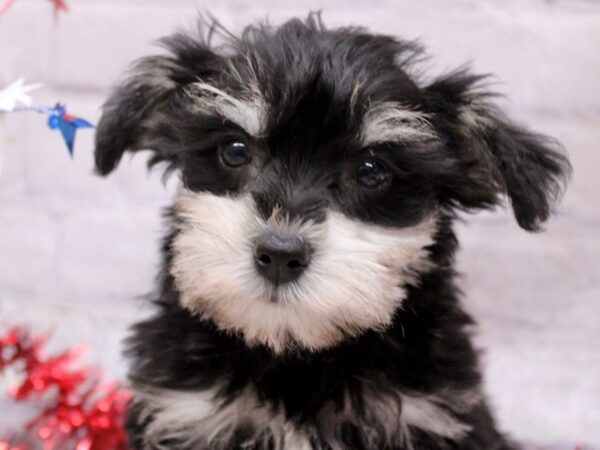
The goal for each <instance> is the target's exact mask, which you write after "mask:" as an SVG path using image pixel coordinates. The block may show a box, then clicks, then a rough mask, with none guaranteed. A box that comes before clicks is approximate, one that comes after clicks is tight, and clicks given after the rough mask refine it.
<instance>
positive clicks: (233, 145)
mask: <svg viewBox="0 0 600 450" xmlns="http://www.w3.org/2000/svg"><path fill="white" fill-rule="evenodd" d="M219 152H220V155H221V160H222V161H223V164H225V165H226V166H228V167H232V168H237V167H241V166H243V165H245V164H248V163H249V162H250V161H251V160H252V157H251V156H250V152H249V151H248V147H247V145H246V144H244V143H243V142H241V141H232V142H229V143H227V144H225V145H222V146H221V147H220V148H219Z"/></svg>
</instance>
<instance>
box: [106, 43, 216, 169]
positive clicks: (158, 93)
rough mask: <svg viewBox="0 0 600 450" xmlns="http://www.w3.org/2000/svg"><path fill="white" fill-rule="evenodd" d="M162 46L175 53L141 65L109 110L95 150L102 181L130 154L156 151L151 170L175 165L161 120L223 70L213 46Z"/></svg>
mask: <svg viewBox="0 0 600 450" xmlns="http://www.w3.org/2000/svg"><path fill="white" fill-rule="evenodd" d="M162 45H163V46H164V47H165V48H166V49H167V50H168V51H169V53H168V54H166V55H161V56H151V57H147V58H143V59H141V60H140V61H138V62H137V63H136V64H135V66H134V68H133V70H132V72H131V74H130V75H129V77H128V78H127V79H126V80H125V81H124V82H123V83H122V84H121V85H119V86H117V87H116V88H115V89H114V90H113V92H112V93H111V95H110V97H109V99H108V101H107V102H106V103H105V104H104V106H103V109H102V117H101V118H100V122H99V123H98V127H97V130H96V150H95V162H96V172H97V173H99V174H100V175H107V174H109V173H110V172H111V171H112V170H113V169H114V168H115V167H116V166H117V164H118V163H119V161H120V159H121V157H122V156H123V153H124V152H125V151H137V150H152V151H153V152H155V153H154V155H153V156H152V158H151V159H150V164H154V163H156V162H159V161H166V160H170V159H173V158H172V155H169V154H168V153H164V151H163V150H162V149H161V144H164V143H165V139H168V138H169V136H165V133H164V129H163V128H164V127H161V123H160V122H161V121H160V119H159V118H160V117H161V115H162V116H165V115H166V114H167V111H168V109H169V107H170V105H171V103H172V102H173V101H174V100H175V98H176V97H177V94H178V93H179V92H181V91H182V89H183V88H185V86H186V85H188V84H189V83H192V82H194V81H197V80H198V79H204V78H209V77H210V76H212V75H213V74H214V73H216V71H217V70H218V69H217V67H218V66H219V65H220V64H219V62H220V57H218V56H217V55H216V54H215V53H213V52H212V51H211V50H210V48H209V47H208V45H207V44H205V43H204V42H202V41H201V40H194V39H192V38H190V37H189V36H187V35H184V34H177V35H175V36H172V37H170V38H167V39H165V40H163V41H162ZM171 137H172V136H171Z"/></svg>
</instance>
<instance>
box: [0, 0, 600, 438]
mask: <svg viewBox="0 0 600 450" xmlns="http://www.w3.org/2000/svg"><path fill="white" fill-rule="evenodd" d="M68 3H69V5H70V7H71V10H70V12H69V13H68V14H64V15H62V16H61V17H60V19H59V20H58V22H55V21H54V20H53V17H52V14H51V8H50V4H49V2H47V1H44V0H37V1H36V0H18V1H17V3H16V4H15V6H14V8H13V9H12V10H10V11H9V12H8V13H7V14H6V15H5V16H4V17H1V18H0V87H3V86H4V85H6V84H7V83H8V82H10V81H13V80H14V79H16V78H17V77H19V76H26V77H27V79H28V80H31V81H43V82H44V83H46V86H45V88H43V89H42V90H40V91H38V92H36V93H35V95H34V97H35V99H36V101H37V103H47V104H51V103H53V102H55V101H57V100H61V101H64V102H67V104H68V106H69V109H70V110H71V111H72V112H73V113H76V114H79V115H81V116H83V117H85V118H88V119H90V120H93V121H96V120H97V119H98V116H99V108H100V105H101V104H102V101H103V99H104V98H105V96H106V94H107V90H108V87H109V86H110V85H111V84H112V83H113V82H114V81H115V80H116V78H117V77H118V74H119V73H120V72H121V71H122V70H124V69H125V68H126V67H127V65H128V63H129V62H130V61H131V60H132V59H134V58H135V57H137V56H140V55H144V54H147V53H148V52H151V51H153V47H152V46H151V43H152V41H153V40H155V39H156V38H158V37H160V36H162V35H165V34H167V33H169V32H171V31H173V30H174V29H175V28H176V27H184V28H190V27H191V26H192V25H193V23H194V18H195V17H196V14H197V12H198V11H205V10H210V11H211V12H212V13H213V14H214V15H215V16H216V17H218V18H219V19H220V20H221V21H222V22H223V23H224V24H225V25H226V26H228V27H230V28H232V29H233V30H239V29H240V28H241V27H242V26H243V25H245V24H246V23H248V22H249V21H251V20H254V19H258V18H264V17H266V16H267V15H268V17H269V18H270V19H271V21H272V22H274V23H278V22H280V21H282V20H283V19H285V18H288V17H290V16H293V15H305V14H306V13H307V12H308V11H309V10H314V9H322V10H323V17H324V19H325V21H326V23H327V24H329V25H330V26H333V25H342V24H344V25H346V24H362V25H365V26H368V27H369V28H371V29H372V30H376V31H382V32H386V33H391V34H395V35H400V36H403V37H407V38H420V39H421V41H422V43H424V44H425V45H427V46H428V47H429V49H430V53H431V55H432V56H433V59H432V60H431V61H429V62H428V63H427V64H426V67H427V68H428V71H429V73H431V74H437V73H440V72H443V71H445V70H449V69H452V68H456V67H457V66H459V65H462V64H463V63H465V62H471V63H472V66H473V67H474V69H475V70H477V71H480V72H491V73H494V74H496V75H497V80H498V82H497V84H496V87H497V89H498V90H499V91H500V92H502V93H504V94H506V96H507V100H502V104H503V106H504V108H505V109H506V110H507V111H508V112H509V113H510V115H511V116H513V117H514V118H517V119H519V120H522V121H524V122H525V123H526V124H528V125H530V126H531V127H533V128H535V129H536V130H539V131H542V132H546V133H549V134H552V135H553V136H555V137H557V138H559V139H560V140H561V141H562V142H563V143H564V144H565V146H566V147H567V149H568V151H569V153H570V155H571V158H572V162H573V165H574V168H575V177H574V180H573V182H572V183H571V186H570V189H569V191H568V194H567V195H566V197H565V199H564V202H563V203H562V205H561V206H560V208H559V209H558V212H557V215H556V217H555V218H554V219H553V220H552V221H551V222H549V223H548V225H547V227H546V228H547V231H546V232H545V233H542V234H527V233H525V232H524V231H522V230H520V229H519V228H518V227H517V226H516V225H515V223H514V220H513V219H512V217H511V216H510V214H508V213H507V211H497V212H495V213H484V214H480V215H478V216H473V217H465V223H464V224H461V225H460V226H459V234H460V238H461V241H462V251H461V253H460V255H459V266H460V270H461V271H462V272H463V273H464V277H463V278H462V279H461V284H462V286H463V288H464V290H465V292H466V299H465V304H466V306H467V308H468V309H469V310H470V311H471V312H472V313H473V314H474V315H475V316H476V317H477V319H478V320H479V323H480V327H479V329H478V332H477V336H476V339H477V343H478V345H479V346H481V347H482V348H483V349H485V352H484V357H483V361H482V365H483V367H484V369H485V372H486V376H487V380H486V389H487V391H488V392H489V394H490V396H491V399H492V403H493V405H494V407H495V409H496V411H497V414H498V417H499V419H500V422H501V424H502V426H503V428H504V429H506V430H508V431H509V432H510V433H512V434H513V435H514V436H515V437H518V438H520V439H523V440H526V441H529V442H534V443H536V444H539V445H542V446H545V448H565V449H566V448H573V447H574V446H575V444H577V443H588V444H590V445H594V446H598V448H600V351H599V350H598V340H599V338H600V317H599V316H600V269H599V266H598V257H599V256H600V233H599V230H600V228H599V226H600V204H599V198H600V190H599V188H600V182H599V179H600V177H599V176H598V174H597V172H598V167H599V162H600V152H599V151H598V145H599V144H598V143H599V142H600V127H599V125H600V86H599V82H600V4H599V3H598V2H595V1H576V0H572V1H568V0H564V1H559V0H555V1H541V0H521V1H516V0H514V1H494V0H454V1H433V0H420V1H408V0H402V1H400V0H378V1H373V0H372V1H366V0H364V1H355V2H349V1H343V0H334V1H325V0H320V1H304V2H293V1H281V0H280V1H275V0H253V1H241V0H237V1H236V0H222V1H220V2H213V3H204V2H194V1H193V0H189V1H185V0H172V1H168V2H167V1H159V0H148V1H142V0H130V1H127V2H124V1H117V0H70V1H69V2H68ZM92 138H93V132H91V131H89V130H84V131H80V132H79V134H78V136H77V146H76V156H75V160H74V161H70V160H69V158H68V156H67V153H66V151H65V148H64V147H63V144H62V142H61V139H60V137H59V135H57V134H53V133H52V132H51V131H49V130H48V129H47V128H46V125H45V120H44V119H43V117H41V116H36V115H33V114H18V115H16V114H15V115H12V116H9V117H2V118H0V158H1V159H2V167H1V169H0V170H1V172H0V322H2V323H14V322H24V323H30V324H32V325H33V327H34V329H35V330H47V329H49V328H51V329H54V330H55V338H54V340H53V345H54V346H55V347H56V348H63V347H64V346H65V345H67V344H72V343H76V342H81V341H85V342H88V343H89V344H90V347H91V349H90V354H89V356H88V357H87V359H86V361H88V362H92V363H95V364H99V365H101V366H102V367H103V368H104V370H105V372H106V373H107V375H109V376H111V377H121V376H122V375H123V373H124V363H123V360H122V358H121V356H120V354H119V351H120V344H119V341H120V339H121V338H122V336H123V335H124V333H125V329H126V327H127V325H128V324H130V323H131V322H132V321H133V320H135V319H136V318H139V317H141V316H143V315H145V314H147V313H148V311H147V309H146V308H144V306H143V301H142V300H140V295H141V294H144V293H146V292H148V291H149V290H150V288H151V286H152V282H153V276H154V274H155V272H156V268H157V265H158V239H159V237H160V235H161V232H162V224H161V219H160V210H161V207H162V206H164V205H167V204H168V203H169V201H170V198H171V196H172V193H173V188H174V186H175V182H174V181H175V180H172V181H171V182H169V183H168V184H167V186H163V185H162V184H161V181H160V176H159V174H158V173H154V174H147V173H146V171H145V169H144V160H145V158H144V157H143V156H136V157H135V158H133V159H131V158H125V160H124V161H123V164H122V166H121V167H120V169H119V170H118V171H117V172H116V173H115V174H114V175H113V176H112V177H110V178H108V179H100V178H97V177H95V176H93V175H92ZM4 384H7V381H6V379H5V380H4ZM9 411H11V412H10V413H9ZM14 411H16V410H15V409H9V407H8V403H7V402H6V401H2V402H0V428H1V426H2V425H6V424H7V423H11V422H14V421H15V420H16V417H17V416H18V415H17V414H15V413H14Z"/></svg>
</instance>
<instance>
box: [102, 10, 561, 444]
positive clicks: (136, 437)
mask: <svg viewBox="0 0 600 450" xmlns="http://www.w3.org/2000/svg"><path fill="white" fill-rule="evenodd" d="M164 45H165V46H166V48H167V49H168V52H169V53H168V54H167V55H164V56H154V57H150V58H146V59H144V60H142V62H141V63H139V64H138V66H137V68H136V69H135V70H134V72H133V74H132V75H131V77H130V78H129V80H127V81H126V82H125V83H124V84H123V85H122V86H121V87H119V88H117V89H116V90H115V92H114V93H113V95H112V96H111V98H110V99H109V101H108V102H107V104H106V105H105V109H104V115H103V117H102V120H101V121H100V124H99V126H98V133H97V147H96V166H97V171H98V172H99V173H101V174H103V175H106V174H108V173H109V172H111V171H112V170H113V169H114V168H115V166H116V165H117V164H118V162H119V159H120V158H121V156H122V154H123V153H124V152H125V151H137V150H143V149H150V150H152V157H151V159H150V164H155V163H158V162H166V163H167V167H168V168H169V169H171V170H179V171H180V173H181V176H182V180H183V183H184V185H185V186H186V187H187V188H189V189H191V190H194V191H210V192H212V193H215V194H218V195H221V194H229V195H235V194H236V193H237V192H240V191H241V190H242V189H244V190H246V191H249V192H251V193H252V196H253V198H254V200H255V201H256V203H257V205H258V207H259V210H260V211H262V213H263V215H265V216H268V214H269V212H270V211H271V210H272V209H273V207H274V205H279V206H280V207H282V208H283V209H284V210H285V212H286V213H287V214H288V215H290V216H292V217H300V218H305V219H306V218H310V219H312V220H315V221H317V222H318V221H322V220H324V217H325V215H326V211H327V209H328V208H331V207H335V208H337V209H338V210H340V211H342V212H343V213H344V214H346V215H347V216H349V217H353V218H356V219H359V220H362V221H364V222H368V223H376V224H380V225H384V226H393V227H405V226H408V225H411V224H414V223H417V222H419V221H420V220H421V219H422V218H423V217H425V216H426V215H427V214H429V213H430V212H431V211H434V210H436V211H440V214H441V217H442V220H441V221H440V223H439V226H438V231H437V234H436V236H435V243H434V245H432V246H431V247H430V248H429V252H430V258H431V260H432V261H433V263H434V264H433V267H434V268H433V269H431V270H430V271H428V272H427V273H424V274H422V276H421V279H420V281H419V283H414V284H412V285H409V286H407V289H408V293H409V294H408V297H407V299H406V300H405V301H404V303H403V307H402V309H400V310H398V311H397V313H396V315H395V318H394V322H393V325H392V326H391V327H389V328H388V329H387V330H385V332H376V331H368V332H366V333H364V334H362V335H360V336H354V337H349V338H348V339H346V340H345V341H344V342H342V343H340V344H339V345H337V346H335V347H333V348H328V349H325V350H322V351H319V352H309V351H306V350H302V349H297V350H294V351H289V352H286V353H283V354H274V353H273V352H272V351H271V350H269V349H268V348H266V347H262V346H251V347H250V346H248V345H247V344H246V343H245V341H244V340H243V338H242V337H240V336H235V335H230V334H228V333H225V332H223V331H221V330H219V329H217V327H216V326H215V325H214V324H213V323H212V322H210V321H206V320H205V321H200V320H198V318H197V317H195V316H193V315H192V314H191V313H190V312H188V311H187V310H186V309H185V308H183V307H182V306H181V305H180V303H179V293H178V292H177V289H176V288H175V284H174V280H173V279H172V277H171V275H170V274H169V267H170V263H171V241H172V238H173V237H174V235H175V234H176V233H177V231H176V227H172V231H170V233H169V236H168V238H167V239H166V240H165V244H164V254H165V260H164V267H163V271H162V275H161V281H160V289H159V291H158V294H157V297H156V299H155V303H156V306H157V309H158V311H157V314H156V315H155V316H154V317H153V318H152V319H150V320H147V321H144V322H142V323H140V324H138V325H137V326H136V327H135V328H134V332H133V335H132V337H131V338H130V339H129V341H128V352H127V354H128V356H129V358H130V360H131V362H132V367H131V371H130V377H131V381H132V383H134V384H135V385H144V386H156V387H162V388H168V389H175V390H194V391H196V390H205V389H209V388H214V387H215V386H216V385H217V384H218V385H219V386H222V388H221V390H220V393H219V395H220V397H221V398H222V399H223V400H225V401H231V400H233V399H235V397H236V396H237V395H239V394H240V393H241V392H242V391H243V390H244V389H245V388H246V387H247V386H252V387H253V388H254V389H255V391H256V392H257V394H258V396H259V398H260V399H261V400H262V401H264V402H265V404H267V405H273V406H281V407H283V410H284V411H285V417H286V418H287V419H288V420H289V421H291V422H293V423H294V424H296V425H297V426H298V427H299V428H301V429H302V428H306V429H311V430H313V431H314V434H313V435H314V436H316V437H313V440H312V442H311V445H312V448H313V449H315V450H317V449H319V450H328V449H329V448H330V447H329V446H328V444H326V443H325V442H324V441H320V440H319V435H320V430H321V427H323V426H324V424H323V423H321V422H319V420H317V417H318V412H319V410H320V409H321V408H322V406H323V405H324V404H326V403H328V402H333V403H334V404H335V405H336V407H337V408H339V409H340V410H341V409H342V408H343V407H344V402H347V401H350V402H351V408H352V411H353V412H354V414H355V416H356V417H355V420H353V421H352V422H348V423H347V424H346V425H344V427H343V433H341V435H340V436H339V439H338V442H337V444H338V446H339V447H337V448H340V449H348V450H349V449H353V450H360V449H364V450H367V449H379V450H384V449H385V450H401V449H405V448H407V449H408V448H410V447H406V446H403V445H402V446H401V445H400V444H397V445H394V446H393V447H390V446H389V445H388V444H386V443H385V442H384V441H383V440H382V439H383V437H382V433H379V431H378V425H377V424H366V423H365V422H364V421H365V420H366V419H365V418H364V417H361V415H363V414H364V404H363V401H364V398H363V392H362V391H363V390H364V389H365V383H364V382H363V381H364V380H368V382H369V386H371V387H372V389H373V390H374V391H375V392H378V393H382V394H384V393H387V392H395V391H396V390H399V391H402V392H408V393H412V394H414V395H427V394H431V393H437V392H441V391H444V390H463V389H471V388H476V387H477V386H479V384H480V382H481V377H480V373H479V370H478V366H477V355H476V353H475V351H474V350H473V348H472V345H471V343H470V339H469V336H468V332H467V327H468V326H469V325H471V319H470V318H469V317H468V316H467V315H466V314H465V313H464V312H463V311H462V309H461V307H460V303H459V300H458V294H459V293H458V292H457V289H456V287H455V285H454V281H453V280H454V276H455V273H454V270H453V263H454V253H455V251H456V248H457V243H456V240H455V237H454V233H453V232H452V220H453V217H454V214H455V211H457V210H468V211H474V210H478V209H483V208H491V207H494V206H495V205H498V204H499V203H500V202H501V201H502V198H503V197H504V196H507V197H508V198H509V199H510V202H511V204H512V207H513V210H514V214H515V217H516V219H517V221H518V223H519V225H520V226H521V227H523V228H524V229H527V230H536V229H538V228H539V225H540V224H541V223H542V222H543V221H545V220H546V219H547V218H548V216H549V214H550V208H551V204H552V201H553V200H554V199H555V198H556V197H557V196H558V195H559V194H560V192H561V188H562V186H563V183H564V180H565V178H566V176H567V175H568V173H569V165H568V162H567V160H566V159H565V157H564V156H563V155H562V153H561V151H560V147H559V146H558V144H557V143H556V142H554V141H552V140H550V139H548V138H546V137H543V136H540V135H537V134H534V133H531V132H529V131H527V130H525V129H524V128H522V127H520V126H518V125H515V124H513V123H511V122H510V121H509V120H508V119H507V118H506V117H504V116H503V115H502V114H501V113H499V112H498V111H497V110H496V109H495V108H494V107H493V106H492V105H491V104H490V103H489V99H490V96H491V94H490V93H487V92H482V89H481V81H482V78H481V77H477V76H474V75H471V74H469V73H468V72H467V71H458V72H455V73H452V74H449V75H446V76H443V77H441V78H439V79H437V80H435V81H433V82H424V81H421V80H418V79H416V78H415V77H414V75H411V69H412V67H413V65H414V64H415V63H416V62H418V60H419V58H420V56H421V55H422V52H421V50H420V48H419V47H418V46H416V45H414V44H412V43H408V42H405V41H400V40H397V39H395V38H392V37H389V36H381V35H373V34H370V33H368V32H367V31H365V30H363V29H361V28H342V29H336V30H328V29H326V28H325V27H324V26H323V25H322V23H321V22H320V19H319V18H318V16H315V15H311V16H309V18H308V19H306V20H304V21H302V20H291V21H289V22H287V23H285V24H283V25H282V26H280V27H278V28H274V27H270V26H267V25H261V26H253V27H248V28H247V29H246V30H245V31H244V32H243V33H242V35H241V36H240V37H239V38H234V37H231V36H229V37H228V41H227V44H225V45H224V46H221V47H219V46H211V45H210V43H209V42H206V41H205V40H203V39H201V38H192V37H190V36H188V35H184V34H177V35H175V36H173V37H171V38H169V39H167V40H165V41H164ZM231 67H235V68H236V71H237V73H238V74H239V76H240V77H241V78H242V80H248V81H250V80H251V79H252V78H253V77H255V78H256V80H255V81H256V82H257V83H258V87H259V90H260V92H261V93H262V94H263V96H264V98H265V99H266V101H267V103H268V104H269V106H270V108H269V114H268V117H267V118H266V121H267V124H266V132H265V133H264V134H263V135H261V136H260V137H259V138H251V137H249V136H247V135H246V134H245V132H244V131H243V130H241V129H240V127H239V126H237V125H236V124H233V123H230V122H228V121H227V120H225V119H224V118H222V117H219V116H215V115H210V114H206V113H205V112H202V113H200V112H198V111H194V110H192V109H191V108H190V107H189V105H188V103H189V101H190V99H189V97H188V96H187V95H186V93H185V89H186V87H188V86H189V84H190V83H192V82H194V81H197V80H198V79H202V80H203V81H205V82H208V83H210V84H212V85H214V86H216V87H218V88H219V89H223V90H227V91H228V92H232V93H235V92H239V91H241V90H242V89H243V88H244V86H243V85H242V84H241V82H240V80H239V78H240V77H234V76H233V74H232V72H231ZM250 69H252V70H250ZM252 72H253V73H252ZM357 83H358V84H359V85H360V89H358V90H357V91H356V90H355V89H356V86H357ZM382 101H386V102H389V101H395V102H400V103H402V104H403V105H406V106H407V107H410V108H412V109H414V110H417V111H420V112H422V113H424V114H426V115H427V118H428V121H429V123H430V124H431V125H432V127H433V128H434V130H435V133H436V139H431V140H427V141H425V142H423V141H420V142H395V143H384V144H378V145H377V146H376V147H375V148H369V149H364V148H361V146H360V142H359V136H358V135H357V130H359V128H360V123H361V121H362V120H363V118H364V115H365V113H366V111H367V108H368V106H369V104H373V103H377V102H382ZM465 110H469V111H470V114H471V115H472V116H471V120H470V121H469V120H466V118H465V114H464V111H465ZM473 117H475V118H476V120H475V122H473V120H472V118H473ZM232 138H234V139H237V138H243V139H244V140H245V141H246V142H248V145H250V146H251V147H252V149H253V151H254V152H255V155H258V156H257V157H256V160H257V161H256V164H254V165H251V166H250V167H248V168H247V169H244V171H242V172H240V171H236V172H234V171H232V170H230V169H227V168H226V167H223V164H222V163H221V162H220V161H219V158H218V154H217V152H216V150H215V149H217V148H218V147H219V146H220V145H222V144H223V143H224V142H227V141H229V140H231V139H232ZM370 152H375V153H376V154H377V155H378V157H379V158H381V159H382V160H383V161H384V162H385V164H386V165H387V167H389V168H390V171H391V173H392V180H391V182H390V185H389V186H388V187H387V188H386V189H385V190H382V191H365V190H364V189H361V188H360V187H358V186H357V183H356V181H355V175H354V171H355V167H356V165H357V164H358V163H359V162H360V161H361V160H362V159H364V158H365V156H366V155H368V154H370ZM170 217H171V219H170V222H173V221H176V220H177V219H176V217H174V215H172V214H170ZM345 392H351V393H352V395H351V397H350V398H351V400H348V399H347V398H346V399H345V397H344V393H345ZM398 402H400V403H401V400H400V399H398ZM401 408H402V407H401V405H400V409H401ZM447 410H448V413H449V414H451V415H453V416H455V417H457V418H458V419H460V420H461V421H462V422H464V423H466V424H469V425H471V426H472V431H471V432H470V433H469V434H468V435H467V436H466V437H465V438H464V439H462V440H461V441H460V442H457V441H452V440H450V439H443V438H440V437H436V436H435V435H427V434H425V433H424V432H422V431H420V430H418V429H414V430H412V436H413V440H412V444H413V446H414V447H413V448H415V449H425V450H426V449H431V450H434V449H436V450H441V449H466V450H470V449H473V450H475V449H485V450H492V449H510V448H514V447H513V446H512V445H511V444H509V443H508V442H507V441H506V439H505V438H504V437H503V436H502V435H501V434H500V433H499V432H497V431H496V428H495V426H494V422H493V419H492V417H491V415H490V412H489V411H488V408H487V407H486V405H485V402H482V403H479V404H478V405H477V406H475V407H473V408H472V409H471V410H469V411H456V410H453V409H452V408H447ZM151 421H152V418H151V417H145V418H144V420H142V419H141V418H140V411H139V405H138V406H135V407H133V408H132V410H131V411H130V419H129V426H128V428H129V432H130V436H131V442H132V446H133V447H134V448H139V449H142V448H146V447H144V445H146V444H144V442H145V441H144V432H145V429H146V426H148V424H149V423H151ZM357 424H363V425H364V426H359V425H357ZM248 433H249V430H244V429H239V430H237V431H236V433H235V434H233V435H232V437H231V440H230V441H229V442H228V443H226V444H223V443H221V444H220V445H221V447H210V448H231V449H238V448H240V449H241V448H242V443H243V442H244V437H245V436H247V435H248ZM265 442H266V443H265V444H264V445H262V446H260V447H246V446H245V447H243V448H249V449H250V448H251V449H254V450H267V449H271V448H273V449H274V448H276V443H275V442H274V441H273V439H272V438H271V439H269V438H268V439H267V440H266V441H265ZM162 444H163V445H165V447H166V448H173V449H177V450H192V449H191V448H190V447H188V446H186V445H185V444H183V443H181V442H163V443H162ZM148 448H150V447H148ZM161 448H162V447H161Z"/></svg>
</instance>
